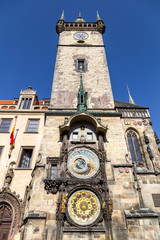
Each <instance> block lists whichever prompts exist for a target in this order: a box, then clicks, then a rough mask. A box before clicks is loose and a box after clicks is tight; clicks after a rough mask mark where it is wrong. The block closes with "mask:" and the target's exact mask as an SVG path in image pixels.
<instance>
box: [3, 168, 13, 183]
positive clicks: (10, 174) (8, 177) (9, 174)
mask: <svg viewBox="0 0 160 240" xmlns="http://www.w3.org/2000/svg"><path fill="white" fill-rule="evenodd" d="M13 176H14V172H13V168H12V167H11V168H10V169H9V170H8V172H7V174H6V177H5V182H4V184H5V186H6V187H9V185H10V184H11V182H12V178H13Z"/></svg>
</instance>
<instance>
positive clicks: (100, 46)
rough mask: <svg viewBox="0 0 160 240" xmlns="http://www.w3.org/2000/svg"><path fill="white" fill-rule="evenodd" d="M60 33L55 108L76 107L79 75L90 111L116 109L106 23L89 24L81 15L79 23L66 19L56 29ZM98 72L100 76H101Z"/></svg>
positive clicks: (56, 68)
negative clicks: (105, 34)
mask: <svg viewBox="0 0 160 240" xmlns="http://www.w3.org/2000/svg"><path fill="white" fill-rule="evenodd" d="M56 30H57V33H58V34H59V41H58V49H57V58H56V64H55V72H54V78H53V88H52V94H51V106H52V107H53V108H56V109H57V108H59V109H60V108H62V109H64V108H76V107H77V90H78V88H79V78H80V77H79V72H83V73H84V74H83V83H84V86H85V90H86V92H87V105H88V109H90V108H93V109H97V108H99V109H106V108H108V109H113V108H114V101H113V95H112V89H111V84H110V78H109V72H108V67H107V61H106V54H105V48H104V43H103V38H102V34H103V33H104V31H105V26H104V23H103V21H102V20H101V19H100V18H98V19H97V22H95V23H93V22H87V23H86V22H85V21H84V20H83V18H82V17H81V14H79V17H78V18H77V20H76V21H75V22H65V21H64V18H63V17H62V18H61V19H60V20H59V21H58V23H57V26H56ZM97 73H98V74H97Z"/></svg>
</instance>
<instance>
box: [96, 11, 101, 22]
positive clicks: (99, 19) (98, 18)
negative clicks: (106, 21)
mask: <svg viewBox="0 0 160 240" xmlns="http://www.w3.org/2000/svg"><path fill="white" fill-rule="evenodd" d="M101 20H102V19H101V18H100V16H99V13H98V11H97V19H96V21H101Z"/></svg>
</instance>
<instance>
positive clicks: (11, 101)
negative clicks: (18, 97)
mask: <svg viewBox="0 0 160 240" xmlns="http://www.w3.org/2000/svg"><path fill="white" fill-rule="evenodd" d="M13 103H14V101H13V100H0V105H1V104H13Z"/></svg>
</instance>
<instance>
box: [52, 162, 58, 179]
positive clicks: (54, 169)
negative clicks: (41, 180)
mask: <svg viewBox="0 0 160 240" xmlns="http://www.w3.org/2000/svg"><path fill="white" fill-rule="evenodd" d="M56 176H57V165H52V166H51V179H56Z"/></svg>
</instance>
